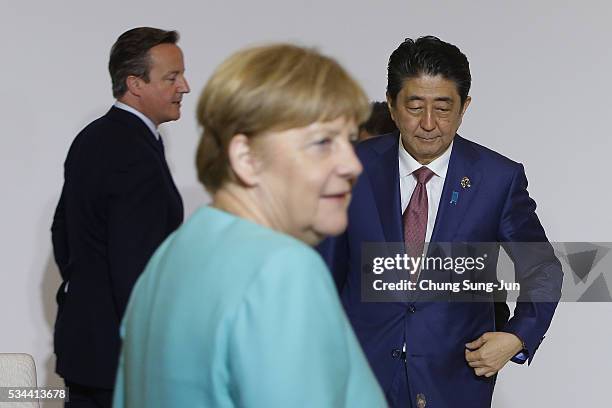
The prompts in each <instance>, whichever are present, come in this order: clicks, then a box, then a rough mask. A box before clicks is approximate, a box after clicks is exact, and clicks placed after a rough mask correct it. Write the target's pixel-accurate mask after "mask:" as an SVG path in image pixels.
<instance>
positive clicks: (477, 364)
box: [468, 360, 487, 368]
mask: <svg viewBox="0 0 612 408" xmlns="http://www.w3.org/2000/svg"><path fill="white" fill-rule="evenodd" d="M468 365H469V366H470V367H472V368H476V367H486V366H487V365H486V364H485V362H484V361H482V360H478V361H468Z"/></svg>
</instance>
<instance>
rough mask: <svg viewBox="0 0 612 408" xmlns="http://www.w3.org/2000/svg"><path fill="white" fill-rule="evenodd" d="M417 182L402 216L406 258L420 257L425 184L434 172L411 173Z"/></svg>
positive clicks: (424, 226)
mask: <svg viewBox="0 0 612 408" xmlns="http://www.w3.org/2000/svg"><path fill="white" fill-rule="evenodd" d="M412 175H413V176H414V178H416V180H417V185H416V187H415V188H414V191H413V192H412V197H410V202H409V203H408V207H406V210H405V211H404V214H403V215H402V222H403V223H404V243H405V244H406V247H407V253H408V256H411V257H415V258H416V257H420V256H421V255H422V254H423V248H424V246H425V233H426V232H427V213H428V209H429V207H428V203H427V188H426V187H425V184H427V182H428V181H429V180H430V179H431V178H432V177H433V175H434V172H433V171H431V170H429V169H428V168H427V167H425V166H423V167H421V168H420V169H418V170H415V171H413V172H412ZM418 275H419V271H416V272H415V273H412V274H411V275H410V280H411V281H412V282H416V281H417V279H418Z"/></svg>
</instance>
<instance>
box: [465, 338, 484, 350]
mask: <svg viewBox="0 0 612 408" xmlns="http://www.w3.org/2000/svg"><path fill="white" fill-rule="evenodd" d="M483 344H485V339H484V336H480V337H479V338H477V339H476V340H474V341H472V342H470V343H467V344H466V345H465V347H467V348H468V349H470V350H476V349H478V348H480V347H482V345H483Z"/></svg>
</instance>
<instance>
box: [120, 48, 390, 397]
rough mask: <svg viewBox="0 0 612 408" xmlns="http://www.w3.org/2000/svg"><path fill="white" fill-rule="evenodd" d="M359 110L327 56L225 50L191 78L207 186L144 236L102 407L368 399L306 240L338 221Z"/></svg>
mask: <svg viewBox="0 0 612 408" xmlns="http://www.w3.org/2000/svg"><path fill="white" fill-rule="evenodd" d="M368 114H369V107H368V100H367V98H366V96H365V94H364V92H363V91H362V89H361V88H360V87H359V85H357V83H356V82H355V81H354V80H353V79H352V78H351V77H350V76H349V75H348V74H347V73H346V71H345V70H344V69H343V68H342V67H340V65H338V63H336V62H335V61H334V60H333V59H331V58H328V57H325V56H322V55H321V54H319V53H318V52H316V51H313V50H311V49H305V48H300V47H296V46H293V45H285V44H280V45H270V46H264V47H258V48H250V49H247V50H244V51H240V52H238V53H237V54H235V55H233V56H231V57H230V58H229V59H227V60H226V61H225V62H224V63H223V64H222V65H221V66H220V67H219V68H218V69H217V70H216V71H215V73H214V74H213V76H212V78H211V79H210V80H209V82H208V84H207V85H206V87H205V89H204V91H203V93H202V96H201V99H200V102H199V106H198V112H197V115H198V120H199V122H200V124H201V125H202V127H203V135H202V139H201V142H200V146H199V148H198V152H197V159H196V163H197V169H198V175H199V178H200V180H201V181H202V183H203V184H204V186H205V187H206V189H207V190H208V192H209V193H210V194H211V195H212V197H213V201H212V204H211V205H210V206H207V207H203V208H201V209H200V210H198V211H197V212H196V213H195V214H194V215H193V216H192V217H191V218H190V219H189V221H187V222H186V223H185V224H184V225H183V226H182V227H181V228H180V229H179V230H178V231H177V232H176V233H174V234H173V235H172V236H170V237H169V238H168V239H167V240H166V241H165V242H164V243H163V244H162V246H161V247H160V248H159V249H158V250H157V252H156V253H155V255H154V256H153V258H152V259H151V261H150V262H149V265H148V267H147V269H146V271H145V272H144V274H143V275H142V277H141V278H140V280H139V281H138V283H137V285H136V288H135V290H134V292H133V294H132V297H131V299H130V303H129V306H128V311H127V313H126V317H125V320H124V322H123V327H122V336H123V339H124V343H123V352H122V357H121V362H120V368H119V373H118V377H117V385H116V386H117V388H116V393H115V400H114V403H115V407H147V408H151V407H234V406H246V407H266V408H271V407H316V408H320V407H334V408H335V407H351V408H353V407H368V408H372V407H383V406H386V405H385V400H384V396H383V394H382V392H381V390H380V388H379V386H378V384H377V382H376V380H375V378H374V376H373V374H372V372H371V371H370V368H369V366H368V363H367V361H366V360H365V358H364V355H363V353H362V351H361V349H360V346H359V344H358V342H357V339H356V338H355V335H354V334H353V331H352V329H351V327H350V325H349V323H348V321H347V318H346V316H345V314H344V312H343V310H342V307H341V305H340V302H339V301H338V299H337V295H336V291H335V288H334V284H333V281H332V278H331V275H330V273H329V271H328V270H327V269H326V267H325V265H324V263H323V261H322V260H321V258H320V257H319V256H318V255H317V253H316V252H315V251H314V250H313V249H312V248H311V247H312V246H313V245H315V244H317V243H319V242H320V241H321V240H322V239H323V238H324V237H326V236H328V235H337V234H339V233H341V232H342V231H343V230H344V229H345V228H346V224H347V215H346V210H347V206H348V204H349V201H350V198H351V188H352V186H353V183H354V182H355V179H356V178H357V176H358V175H359V173H360V172H361V164H360V163H359V161H358V160H357V158H356V157H355V155H354V152H353V148H352V145H351V140H352V139H353V138H355V137H356V136H357V125H358V124H359V123H361V122H362V121H364V120H365V119H366V118H367V117H368Z"/></svg>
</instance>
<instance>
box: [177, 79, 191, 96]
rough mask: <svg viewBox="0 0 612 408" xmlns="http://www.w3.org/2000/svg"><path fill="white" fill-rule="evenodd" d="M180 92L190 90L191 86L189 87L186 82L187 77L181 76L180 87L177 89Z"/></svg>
mask: <svg viewBox="0 0 612 408" xmlns="http://www.w3.org/2000/svg"><path fill="white" fill-rule="evenodd" d="M178 91H179V92H180V93H189V92H191V88H189V83H188V82H187V78H185V77H181V83H180V87H179V89H178Z"/></svg>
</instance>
